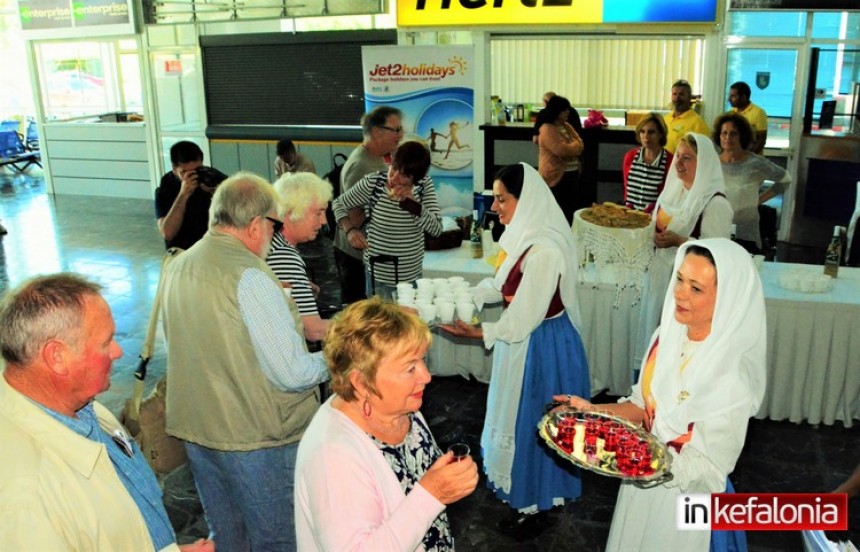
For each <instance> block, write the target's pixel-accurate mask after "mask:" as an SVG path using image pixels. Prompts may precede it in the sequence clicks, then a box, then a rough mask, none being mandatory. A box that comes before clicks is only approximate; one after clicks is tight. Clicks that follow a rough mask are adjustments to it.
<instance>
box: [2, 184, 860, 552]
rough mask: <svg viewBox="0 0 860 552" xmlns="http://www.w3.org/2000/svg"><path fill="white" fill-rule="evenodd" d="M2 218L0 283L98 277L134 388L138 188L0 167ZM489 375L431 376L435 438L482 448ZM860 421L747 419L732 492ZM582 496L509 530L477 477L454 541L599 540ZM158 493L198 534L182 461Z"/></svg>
mask: <svg viewBox="0 0 860 552" xmlns="http://www.w3.org/2000/svg"><path fill="white" fill-rule="evenodd" d="M0 221H2V223H3V224H4V225H5V226H6V227H7V229H8V230H9V234H8V235H6V236H4V237H3V238H2V239H0V292H2V291H5V289H6V288H7V287H9V286H10V285H11V286H14V285H15V284H17V283H19V282H21V281H22V280H24V279H25V278H27V277H29V276H32V275H35V274H39V273H49V272H56V271H63V270H69V271H75V272H80V273H82V274H84V275H86V276H88V277H90V278H92V279H93V280H95V281H97V282H99V283H101V284H102V285H104V286H105V296H106V298H107V300H108V302H109V303H110V305H111V308H112V309H113V313H114V317H115V319H116V323H117V336H118V341H119V343H120V345H122V347H123V349H124V351H125V355H124V356H123V357H122V358H121V359H119V360H118V361H117V362H116V363H115V365H114V372H113V376H112V379H111V381H112V385H111V389H110V390H109V391H107V392H105V393H104V394H103V395H102V396H101V397H100V400H102V401H103V402H104V403H105V404H107V405H108V406H109V407H110V408H111V409H112V410H114V411H115V412H117V411H119V410H120V409H121V407H122V403H123V402H124V400H125V398H126V397H128V396H129V395H130V393H131V388H132V384H133V378H132V373H133V371H134V369H135V367H136V365H137V356H138V354H139V353H140V348H141V345H142V343H143V339H144V335H145V333H146V324H147V320H148V316H149V309H150V306H151V302H152V298H153V296H154V293H155V288H156V284H157V281H158V274H159V264H160V257H161V254H162V252H163V242H162V241H161V239H160V238H159V235H158V233H157V231H156V229H155V223H154V220H153V207H152V204H151V202H149V201H146V200H125V199H112V198H92V197H76V196H57V197H51V196H49V195H47V194H46V193H45V185H44V182H43V180H42V179H41V178H40V177H39V175H38V173H36V172H34V173H33V174H31V175H29V176H20V175H19V176H15V175H11V174H8V173H7V174H0ZM777 257H778V258H779V259H781V260H793V261H795V262H803V261H807V260H808V261H812V262H820V261H819V259H821V258H822V257H823V251H822V252H819V251H817V250H813V251H810V250H807V249H798V248H792V247H788V246H787V245H785V244H781V245H780V248H779V250H778V254H777ZM163 372H164V355H163V347H162V346H161V344H160V340H159V342H158V343H157V344H156V351H155V356H154V358H153V361H152V363H151V364H150V375H151V378H150V380H151V381H154V380H155V379H157V378H158V377H159V376H160V375H161V374H163ZM486 390H487V387H486V385H484V384H481V383H478V382H475V381H467V380H463V379H460V378H436V380H434V381H433V382H432V383H431V384H430V386H429V387H428V390H427V392H426V394H425V405H424V407H423V408H422V411H423V412H424V414H425V416H426V417H427V419H428V420H429V421H430V425H431V428H432V430H433V432H434V434H435V436H436V438H437V440H438V441H439V443H440V444H442V445H447V444H449V443H451V442H454V441H460V440H465V441H466V442H468V443H469V444H470V445H471V447H472V450H473V451H477V450H479V448H480V447H479V436H480V431H481V425H482V420H483V415H484V403H485V400H486ZM858 437H860V429H858V428H857V427H856V426H855V427H854V428H851V429H846V428H844V427H843V426H842V425H837V426H832V427H828V426H819V427H813V426H809V425H806V424H799V425H798V424H791V423H787V422H772V421H753V422H751V426H750V432H749V438H748V442H747V446H746V448H745V449H744V452H743V454H742V456H741V458H740V461H739V462H738V466H737V468H736V470H735V472H734V474H733V476H732V479H733V480H734V482H735V486H736V488H737V490H738V491H739V492H745V491H747V492H799V491H809V492H812V491H826V490H830V489H832V488H833V487H835V486H836V485H837V484H838V483H839V482H840V481H841V480H843V479H844V478H845V477H847V476H848V474H849V473H850V472H851V469H852V468H853V466H854V465H855V464H856V463H857V462H858V461H860V440H858ZM583 487H584V493H583V496H582V498H581V499H580V500H578V501H577V502H575V503H572V504H568V505H567V506H566V507H565V508H564V509H563V510H562V511H558V512H553V513H552V514H551V518H552V522H553V525H552V527H550V528H548V529H547V530H546V531H544V532H543V533H542V534H541V535H540V536H537V537H534V538H531V539H525V540H521V541H516V540H513V539H510V538H508V537H505V536H502V535H501V534H499V533H498V532H497V531H496V530H495V522H496V521H497V520H498V519H499V518H501V517H502V516H504V515H505V514H506V512H507V508H506V507H505V506H504V505H503V504H501V503H500V502H499V501H498V500H496V499H495V498H494V497H493V496H492V495H491V494H490V493H489V492H488V491H487V490H486V488H485V486H484V485H483V483H482V484H480V485H479V487H478V490H477V491H476V492H475V493H474V494H473V495H471V496H470V497H468V498H466V499H465V500H463V501H461V502H460V503H457V504H455V505H453V506H451V507H450V518H451V522H452V525H453V527H454V532H455V537H456V539H457V549H458V550H460V551H505V550H510V551H515V550H516V551H529V550H564V551H568V550H602V549H603V547H604V544H605V542H606V536H607V534H608V530H609V523H610V520H611V517H612V510H613V507H614V503H615V495H616V493H617V488H618V484H617V482H615V481H614V480H611V479H608V478H604V477H600V476H597V475H593V474H590V473H586V474H584V475H583ZM165 496H166V499H165V501H166V503H167V504H168V509H169V512H170V515H171V518H172V520H173V522H174V525H175V526H176V527H177V529H178V530H179V534H180V538H181V539H183V541H187V540H189V539H193V538H194V537H195V536H197V535H203V534H205V531H206V529H205V522H204V521H203V519H202V516H201V514H200V507H199V503H198V502H197V499H196V496H195V493H194V491H193V486H192V485H191V483H190V480H189V476H188V472H187V470H179V471H178V472H177V473H174V474H172V475H171V476H170V477H168V478H167V479H165ZM850 533H851V536H852V537H853V540H854V542H860V509H858V508H856V506H855V508H854V509H853V511H852V515H851V531H850ZM748 538H749V543H750V549H751V550H753V551H777V550H778V551H793V550H799V549H800V540H799V537H798V535H797V534H792V533H749V534H748Z"/></svg>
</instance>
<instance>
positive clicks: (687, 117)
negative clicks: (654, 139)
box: [663, 109, 711, 155]
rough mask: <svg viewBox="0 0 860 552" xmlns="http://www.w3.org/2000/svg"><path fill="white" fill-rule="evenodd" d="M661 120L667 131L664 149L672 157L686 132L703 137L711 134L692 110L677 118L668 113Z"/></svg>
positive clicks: (706, 125) (705, 124)
mask: <svg viewBox="0 0 860 552" xmlns="http://www.w3.org/2000/svg"><path fill="white" fill-rule="evenodd" d="M663 120H664V121H665V122H666V128H667V129H669V134H668V135H667V136H666V149H667V150H668V151H669V153H672V154H673V155H674V153H675V149H676V148H677V147H678V141H679V140H680V139H681V137H683V136H684V135H685V134H687V133H688V132H697V133H699V134H704V135H705V136H710V134H711V129H710V128H709V127H708V124H707V123H705V121H704V120H703V119H702V118H701V117H699V114H698V113H696V112H695V111H693V110H692V109H688V110H687V111H685V112H683V113H681V114H680V115H679V116H677V117H675V116H674V115H673V114H672V112H671V111H670V112H669V113H666V114H665V115H664V116H663Z"/></svg>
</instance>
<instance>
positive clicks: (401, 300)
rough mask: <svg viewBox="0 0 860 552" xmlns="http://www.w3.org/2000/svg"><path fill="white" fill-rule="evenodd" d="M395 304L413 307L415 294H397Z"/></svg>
mask: <svg viewBox="0 0 860 552" xmlns="http://www.w3.org/2000/svg"><path fill="white" fill-rule="evenodd" d="M397 304H398V305H403V306H404V307H414V306H415V296H414V295H401V294H399V293H398V294H397Z"/></svg>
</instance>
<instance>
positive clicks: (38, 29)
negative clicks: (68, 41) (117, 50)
mask: <svg viewBox="0 0 860 552" xmlns="http://www.w3.org/2000/svg"><path fill="white" fill-rule="evenodd" d="M18 16H19V17H20V19H21V29H22V30H23V31H24V33H25V35H28V36H33V35H38V34H41V33H44V32H46V31H53V32H54V34H52V35H50V36H51V37H54V38H64V37H72V36H75V37H77V36H91V35H92V34H101V33H98V32H96V33H93V30H94V29H96V28H104V29H106V30H107V29H110V30H112V31H115V30H119V29H122V30H126V32H132V33H133V32H134V26H133V17H132V13H131V10H130V2H129V1H128V0H18ZM57 31H60V33H59V34H57ZM35 38H40V37H39V36H35Z"/></svg>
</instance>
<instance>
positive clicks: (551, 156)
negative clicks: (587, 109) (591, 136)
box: [538, 123, 584, 188]
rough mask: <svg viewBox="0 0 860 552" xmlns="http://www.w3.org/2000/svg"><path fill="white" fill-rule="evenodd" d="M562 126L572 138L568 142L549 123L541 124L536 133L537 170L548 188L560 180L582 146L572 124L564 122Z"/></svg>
mask: <svg viewBox="0 0 860 552" xmlns="http://www.w3.org/2000/svg"><path fill="white" fill-rule="evenodd" d="M564 128H565V130H567V133H568V135H569V136H570V137H571V139H572V140H571V141H570V142H568V141H567V140H565V139H564V136H562V134H561V132H559V131H558V129H557V128H556V127H555V125H554V124H551V123H544V124H543V125H541V127H540V132H539V134H538V172H539V173H540V175H541V177H542V178H543V179H544V181H545V182H546V183H547V184H548V185H549V187H550V188H551V187H553V186H555V185H556V184H558V181H559V180H561V177H562V176H563V175H564V169H565V168H566V167H567V164H568V163H569V162H571V161H577V160H578V159H579V156H580V155H582V149H583V147H584V145H583V143H582V138H580V137H579V134H577V133H576V131H575V130H573V127H572V126H570V125H569V124H568V123H564Z"/></svg>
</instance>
